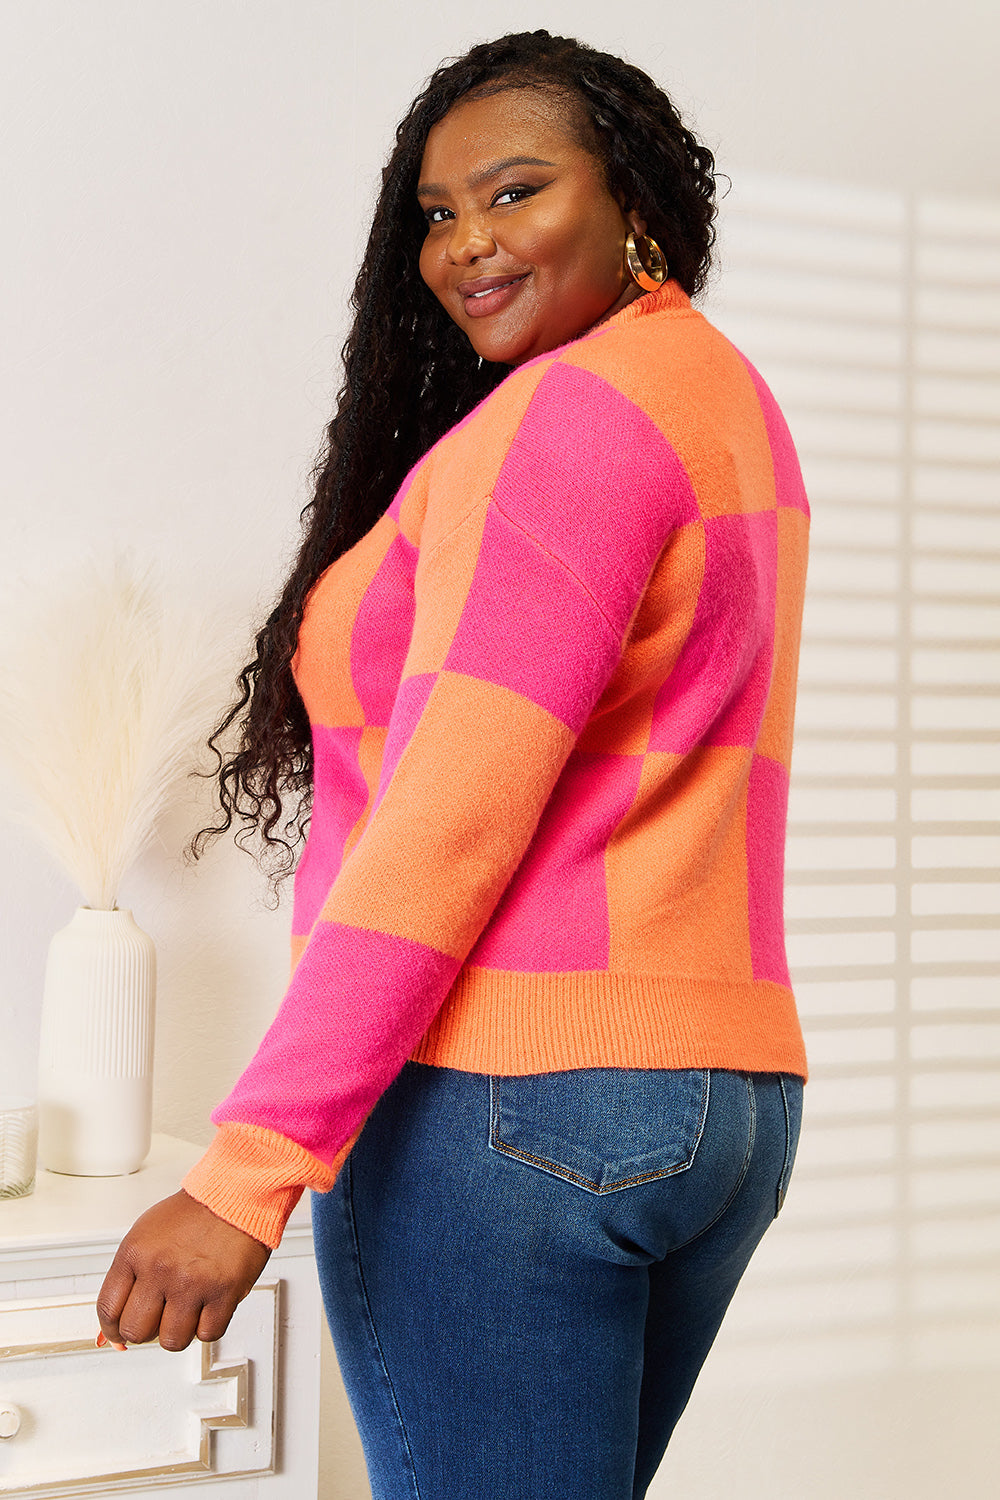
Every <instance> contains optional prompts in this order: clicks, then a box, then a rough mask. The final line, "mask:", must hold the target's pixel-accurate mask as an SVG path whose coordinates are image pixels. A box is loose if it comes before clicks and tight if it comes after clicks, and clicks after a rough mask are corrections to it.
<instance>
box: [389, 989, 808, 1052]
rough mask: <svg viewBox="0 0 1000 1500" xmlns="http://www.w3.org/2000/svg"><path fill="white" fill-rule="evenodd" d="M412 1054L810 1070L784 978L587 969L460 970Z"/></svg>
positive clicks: (789, 992) (790, 995)
mask: <svg viewBox="0 0 1000 1500" xmlns="http://www.w3.org/2000/svg"><path fill="white" fill-rule="evenodd" d="M413 1058H414V1060H415V1061H416V1062H423V1063H434V1064H437V1065H438V1066H439V1067H448V1068H459V1069H462V1070H463V1071H464V1072H468V1073H496V1074H507V1075H521V1074H525V1073H561V1072H564V1071H566V1070H567V1069H569V1068H601V1067H604V1068H732V1069H735V1070H737V1071H740V1072H747V1073H794V1074H797V1075H798V1076H799V1077H801V1078H805V1077H806V1076H807V1073H808V1069H807V1066H806V1055H805V1047H804V1045H803V1041H802V1031H801V1028H800V1026H799V1020H798V1015H797V1013H796V1010H795V1000H794V998H793V996H792V992H791V990H790V989H789V988H788V987H787V986H786V985H782V984H777V983H773V982H771V981H769V980H758V981H751V982H747V983H740V982H727V981H723V980H704V979H683V978H681V979H667V978H664V977H663V976H662V975H659V974H614V973H610V974H609V973H595V972H590V971H586V972H581V973H571V974H516V973H510V972H508V971H506V970H499V969H477V968H466V969H463V971H462V973H461V974H460V975H459V976H458V979H457V980H456V981H455V984H454V987H453V988H452V990H451V993H450V994H449V996H448V998H447V1000H446V1001H445V1003H444V1005H443V1006H442V1008H441V1010H440V1011H439V1012H438V1014H437V1016H436V1018H435V1020H434V1022H433V1023H432V1025H431V1027H430V1029H429V1030H428V1032H427V1034H426V1035H425V1036H424V1038H423V1039H422V1041H421V1042H420V1043H419V1045H418V1046H417V1048H416V1050H415V1051H414V1053H413Z"/></svg>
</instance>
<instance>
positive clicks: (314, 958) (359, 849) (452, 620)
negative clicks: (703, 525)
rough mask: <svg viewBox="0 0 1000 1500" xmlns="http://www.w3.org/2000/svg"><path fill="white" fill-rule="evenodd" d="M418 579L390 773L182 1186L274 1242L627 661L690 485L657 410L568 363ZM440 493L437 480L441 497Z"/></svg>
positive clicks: (414, 1019)
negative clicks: (627, 644)
mask: <svg viewBox="0 0 1000 1500" xmlns="http://www.w3.org/2000/svg"><path fill="white" fill-rule="evenodd" d="M464 498H465V504H464V506H462V505H459V506H456V505H455V503H454V497H451V498H450V502H449V503H450V508H451V514H452V515H458V516H459V517H460V519H458V520H457V521H456V522H455V523H454V524H453V525H451V527H450V529H446V530H445V531H444V534H443V535H442V536H441V537H440V539H439V540H438V541H437V543H436V545H435V546H433V547H432V548H431V549H430V550H427V551H426V552H425V551H424V549H423V548H421V551H420V555H419V559H418V562H417V568H416V577H415V617H414V627H413V633H412V637H411V644H410V649H409V653H408V656H407V661H406V665H405V668H404V672H403V677H402V681H401V683H400V686H399V690H398V695H397V697H396V701H395V705H394V708H393V711H392V716H391V720H390V724H389V729H388V735H387V739H386V745H385V751H384V758H383V766H382V776H381V783H380V786H379V790H378V794H377V797H376V799H375V803H374V807H373V811H372V813H371V816H370V818H369V821H368V823H367V825H366V827H365V830H364V832H363V834H362V836H361V838H360V839H359V840H358V842H357V843H356V844H355V846H354V848H353V849H352V851H351V853H350V854H349V856H348V857H347V859H346V860H345V862H344V864H343V866H342V868H341V870H340V872H339V873H338V875H337V878H336V880H335V881H334V883H333V885H332V887H331V889H330V891H329V893H328V896H327V898H326V901H325V903H324V905H323V908H322V911H321V913H320V916H319V918H318V920H317V921H316V923H315V926H314V927H313V930H312V932H311V934H310V938H309V941H308V943H307V945H306V947H305V949H304V951H303V953H302V956H301V958H300V960H299V963H298V965H297V967H296V970H295V973H294V975H293V977H292V981H291V984H290V987H289V989H288V991H287V993H286V995H285V998H284V1000H283V1003H282V1005H281V1007H280V1010H279V1012H278V1015H277V1017H276V1018H275V1020H274V1022H273V1023H272V1025H271V1027H270V1029H269V1030H268V1032H267V1034H266V1035H265V1037H264V1040H263V1042H262V1043H261V1046H260V1048H259V1049H258V1051H257V1053H256V1055H255V1057H254V1058H253V1060H252V1061H251V1063H250V1065H249V1067H248V1068H247V1069H246V1071H245V1072H244V1074H243V1075H242V1077H241V1078H240V1080H239V1081H238V1083H237V1084H236V1087H235V1088H234V1089H233V1091H232V1093H231V1094H230V1095H229V1097H228V1098H227V1099H226V1100H225V1101H224V1102H223V1103H222V1104H221V1105H220V1106H219V1107H218V1109H217V1110H216V1111H215V1112H214V1114H213V1120H214V1121H215V1122H216V1124H218V1125H219V1126H220V1130H219V1133H218V1135H217V1137H216V1140H215V1142H214V1144H213V1146H212V1147H210V1148H209V1151H208V1153H207V1155H206V1156H205V1157H204V1158H203V1159H202V1161H201V1162H200V1163H199V1164H198V1165H197V1166H196V1167H195V1169H194V1170H193V1171H192V1173H191V1174H190V1175H189V1177H188V1178H187V1179H186V1180H185V1188H186V1190H187V1191H188V1192H189V1193H191V1194H192V1196H194V1197H196V1198H198V1199H199V1200H200V1201H201V1202H203V1203H205V1204H206V1205H207V1206H208V1207H209V1208H211V1209H212V1210H213V1211H214V1212H216V1213H218V1214H219V1215H220V1217H223V1218H225V1219H227V1220H229V1222H231V1223H235V1224H237V1225H238V1226H239V1227H241V1228H244V1229H246V1230H247V1232H249V1233H251V1234H253V1235H254V1236H255V1237H256V1238H258V1239H261V1240H262V1241H264V1242H265V1243H267V1244H276V1243H277V1242H278V1240H279V1239H280V1235H281V1231H282V1228H283V1225H284V1222H285V1220H286V1219H287V1216H288V1214H289V1213H290V1212H291V1209H292V1207H293V1206H294V1203H295V1200H296V1198H297V1197H298V1194H299V1192H300V1191H301V1189H302V1187H303V1186H307V1185H308V1186H312V1187H315V1188H317V1189H320V1190H322V1189H324V1188H327V1187H329V1186H330V1185H332V1182H333V1180H334V1178H335V1175H336V1171H337V1169H338V1167H339V1165H340V1163H341V1162H342V1161H343V1159H344V1157H345V1156H346V1154H347V1152H348V1150H349V1149H350V1146H351V1144H352V1142H353V1140H354V1139H355V1138H356V1136H357V1134H358V1133H359V1131H360V1129H361V1126H362V1125H363V1122H364V1120H365V1118H366V1117H367V1115H368V1113H369V1112H370V1111H371V1109H372V1108H373V1106H374V1105H375V1103H376V1101H377V1100H378V1098H379V1097H380V1095H381V1094H382V1093H383V1092H384V1090H385V1089H386V1088H387V1087H388V1086H389V1084H390V1083H391V1082H392V1081H393V1079H394V1078H395V1077H396V1075H397V1074H398V1073H399V1071H400V1069H401V1068H402V1066H403V1063H404V1062H405V1061H406V1059H407V1057H408V1056H410V1054H411V1053H412V1051H413V1049H414V1047H415V1046H416V1044H417V1043H418V1042H419V1040H420V1038H421V1037H422V1036H423V1034H424V1032H425V1031H426V1029H427V1027H428V1026H429V1024H430V1023H431V1021H432V1020H433V1018H434V1016H435V1014H436V1012H437V1011H438V1009H439V1007H440V1006H441V1004H442V1002H443V1001H444V999H445V997H446V995H447V993H448V991H449V989H450V988H451V986H452V984H453V982H454V980H455V978H456V976H457V974H458V972H459V969H460V968H461V966H462V963H463V961H464V959H465V958H466V955H467V954H468V953H469V951H470V949H471V948H472V946H473V944H474V943H475V941H476V939H477V938H478V936H479V934H480V932H481V931H482V930H483V928H484V926H485V925H486V923H487V921H488V920H489V918H490V916H491V914H492V912H493V911H494V908H495V907H496V905H497V903H498V901H499V900H500V897H501V895H502V894H503V891H504V889H505V887H506V886H507V884H508V882H509V881H510V879H511V877H512V875H513V873H514V871H515V870H516V868H517V866H518V864H519V862H520V860H521V859H522V857H523V855H524V853H525V851H526V850H527V848H528V845H529V843H530V842H531V839H532V836H533V834H534V833H535V830H536V827H537V825H538V822H539V819H540V817H541V814H542V811H543V810H544V808H545V805H546V803H547V801H548V799H549V797H550V795H551V793H552V790H553V788H554V786H555V784H556V781H557V779H558V777H559V775H560V772H561V770H562V768H563V766H564V764H565V762H566V759H567V757H568V755H569V753H570V751H571V749H572V747H573V745H574V743H575V741H576V738H577V737H578V735H579V733H580V731H581V730H582V728H583V727H584V725H585V724H586V723H587V720H588V719H589V717H590V715H591V713H592V710H593V708H594V705H595V704H596V702H597V700H598V698H599V696H600V694H601V693H602V691H603V689H604V687H605V685H606V684H607V682H608V680H609V678H610V676H611V674H612V672H613V671H614V668H615V666H616V664H617V663H618V661H619V658H620V655H621V651H622V643H623V640H624V638H625V635H626V633H627V630H628V627H629V624H630V621H631V619H632V617H633V615H634V613H635V610H636V608H637V606H638V603H639V601H640V599H641V597H642V593H643V591H644V588H645V586H646V583H647V581H648V578H649V575H650V572H651V570H652V568H653V565H654V563H655V561H656V558H657V556H658V554H659V552H660V550H661V548H662V546H663V544H664V542H665V540H666V538H667V536H668V535H669V533H670V531H671V529H672V527H673V525H674V524H676V521H677V519H678V517H679V515H681V514H684V515H685V516H686V514H687V512H689V510H690V504H691V493H690V485H689V482H688V480H687V477H686V475H685V474H684V471H683V469H682V468H681V466H680V464H679V461H678V460H677V459H676V456H675V455H674V454H673V450H672V449H670V447H669V445H668V444H667V443H666V441H665V440H664V439H663V437H662V435H661V434H660V433H659V432H658V430H657V429H656V428H655V427H654V426H653V424H652V422H651V421H650V420H649V419H648V418H647V417H646V416H645V415H644V413H643V412H642V411H641V410H640V409H639V408H637V407H636V406H634V405H633V404H632V403H631V402H629V401H627V400H626V399H625V398H624V397H622V396H620V395H619V394H618V393H617V392H616V391H615V390H614V389H613V388H612V387H610V386H608V385H607V384H606V383H605V382H604V381H601V380H598V378H597V377H596V376H593V375H591V374H587V373H585V372H584V371H581V370H579V369H575V368H567V367H565V366H563V365H561V364H559V363H557V364H555V365H553V366H552V367H550V369H549V370H548V371H547V372H546V375H545V377H544V378H543V380H542V381H541V383H540V384H539V386H538V387H537V389H536V390H535V393H534V395H533V396H532V399H531V401H530V404H529V405H528V408H527V410H526V412H525V415H524V417H523V419H522V421H521V423H520V425H519V426H518V429H517V431H516V433H515V436H514V439H513V441H512V443H511V445H510V447H509V449H508V451H507V453H506V455H505V457H504V460H503V463H502V465H501V466H500V469H499V472H498V473H497V474H496V476H495V482H494V484H493V489H492V494H490V495H484V496H482V497H479V498H477V497H476V496H475V495H469V496H466V497H464ZM433 504H434V495H433V489H432V494H431V500H430V502H429V509H430V506H431V505H433Z"/></svg>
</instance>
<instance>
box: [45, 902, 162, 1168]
mask: <svg viewBox="0 0 1000 1500" xmlns="http://www.w3.org/2000/svg"><path fill="white" fill-rule="evenodd" d="M155 990H156V953H155V950H154V947H153V942H152V939H151V938H150V937H149V936H147V934H146V933H145V932H143V931H142V929H141V928H140V927H139V926H137V925H136V923H135V922H134V921H133V918H132V913H131V912H130V911H119V910H115V911H94V910H91V908H90V907H86V906H81V907H80V909H79V910H78V911H77V912H76V914H75V916H74V917H73V920H72V921H71V922H70V924H69V926H68V927H64V928H63V930H62V931H61V932H57V933H56V935H55V937H54V938H53V939H52V943H51V945H50V947H49V958H48V965H47V967H46V971H45V997H44V1001H43V1004H42V1040H41V1052H40V1058H39V1078H38V1160H39V1164H40V1165H41V1166H43V1167H48V1168H49V1170H50V1171H53V1172H68V1173H70V1174H72V1175H73V1176H76V1177H117V1176H121V1175H123V1174H124V1173H126V1172H135V1171H137V1170H138V1168H139V1167H141V1166H142V1163H143V1162H144V1161H145V1159H146V1156H147V1154H148V1152H149V1145H150V1133H151V1130H152V1096H153V1020H154V1003H155Z"/></svg>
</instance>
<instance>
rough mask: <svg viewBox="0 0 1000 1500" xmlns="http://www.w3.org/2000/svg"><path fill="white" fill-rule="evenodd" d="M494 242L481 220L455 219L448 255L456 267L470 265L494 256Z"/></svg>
mask: <svg viewBox="0 0 1000 1500" xmlns="http://www.w3.org/2000/svg"><path fill="white" fill-rule="evenodd" d="M496 248H497V247H496V241H495V240H494V238H493V236H492V235H491V234H490V232H489V230H488V229H487V228H486V225H485V224H484V223H483V222H482V220H481V219H478V218H473V217H471V216H470V217H467V218H466V217H463V218H459V219H456V220H455V221H454V225H453V227H452V231H451V236H450V238H449V241H448V255H449V257H450V259H451V260H452V261H454V263H455V264H456V265H459V266H467V265H471V263H472V262H473V261H474V260H479V259H480V258H481V257H482V258H488V257H489V256H491V255H495V254H496Z"/></svg>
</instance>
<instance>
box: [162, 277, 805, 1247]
mask: <svg viewBox="0 0 1000 1500" xmlns="http://www.w3.org/2000/svg"><path fill="white" fill-rule="evenodd" d="M807 530H808V506H807V504H806V499H805V494H804V491H803V487H802V480H801V476H800V472H799V466H798V463H797V460H796V457H795V452H794V449H793V447H792V443H791V439H790V438H789V435H788V430H787V428H786V426H785V423H784V421H783V419H782V417H781V414H780V413H779V411H778V409H777V406H776V405H775V402H774V399H773V397H772V396H771V394H770V392H769V391H768V390H767V388H766V386H765V385H764V383H763V381H762V380H761V379H760V377H759V375H758V374H757V373H756V371H755V370H754V369H753V368H752V367H751V366H750V365H749V364H748V363H747V362H746V360H744V359H743V358H742V356H741V355H740V354H739V353H737V351H736V350H735V349H734V348H733V347H732V345H731V344H730V343H728V341H727V340H726V339H725V338H723V337H722V335H721V334H720V333H718V332H717V331H716V330H715V329H714V328H713V327H712V326H711V325H710V324H709V323H708V322H707V321H706V320H705V318H704V317H703V316H702V315H701V314H700V313H698V312H696V311H695V310H694V309H692V307H691V305H690V303H689V301H688V298H687V297H686V296H685V295H684V293H683V292H682V291H681V290H680V289H679V288H678V286H677V285H676V284H675V283H667V284H666V285H665V286H664V287H663V288H661V289H660V290H659V291H658V292H655V293H653V294H651V295H648V296H645V297H642V298H640V299H639V300H637V301H635V302H633V303H632V304H631V305H629V306H628V307H626V308H625V309H624V310H623V311H622V312H620V313H618V314H617V315H616V316H615V317H614V318H612V319H611V320H610V321H609V322H608V323H606V324H604V325H603V326H601V327H599V328H598V329H596V330H594V331H593V332H592V333H590V334H588V335H586V336H584V337H583V338H581V339H579V340H577V341H576V342H574V343H572V344H568V345H566V346H565V347H564V348H562V349H560V350H557V351H555V352H554V353H551V354H547V355H544V356H542V357H541V358H539V359H535V360H533V361H532V362H531V363H529V364H526V365H523V366H521V367H520V368H519V369H517V370H516V371H514V373H512V374H511V375H510V376H509V377H508V378H507V379H506V380H505V381H504V382H503V384H502V385H501V386H500V387H499V388H498V389H497V390H496V391H495V392H493V394H492V395H490V396H489V397H488V398H487V399H486V400H485V401H484V402H482V404H481V405H480V406H478V407H477V408H476V409H475V411H473V412H472V414H471V415H470V416H468V417H467V418H466V419H465V420H464V421H462V422H460V423H459V424H458V425H457V426H456V427H455V428H453V429H452V431H451V432H449V433H448V434H447V435H446V436H445V437H444V438H442V439H441V441H440V442H439V443H437V444H436V446H435V447H434V448H432V449H431V451H430V452H429V453H428V454H427V455H426V456H425V457H424V458H423V459H422V460H421V461H420V463H418V464H417V466H416V467H415V468H414V469H413V471H412V472H411V473H410V475H409V476H408V478H407V480H406V482H405V483H404V485H403V487H402V489H401V490H400V492H399V494H398V495H397V496H396V499H395V501H394V503H393V504H392V506H391V507H390V509H389V511H388V512H387V513H386V515H385V516H384V517H383V518H382V519H381V520H380V521H379V522H378V524H377V525H376V526H375V527H374V528H373V529H372V530H371V531H370V532H369V533H368V535H367V536H365V537H364V538H363V539H362V540H361V541H360V542H358V543H357V545H356V546H355V547H353V548H352V549H351V550H350V551H349V552H347V553H346V554H345V555H344V556H343V557H341V558H340V559H339V561H337V562H335V563H334V564H333V566H332V567H331V568H329V569H328V570H327V571H326V572H325V573H324V574H323V575H322V577H321V578H320V580H319V582H318V583H317V584H316V585H315V587H314V589H313V591H312V593H311V594H310V596H309V599H308V602H307V607H306V611H305V615H304V618H303V621H302V627H301V633H300V637H299V649H298V654H297V656H296V659H295V663H294V668H295V675H296V681H297V683H298V686H299V690H300V692H301V695H302V699H303V701H304V703H305V706H306V709H307V710H308V714H309V718H310V721H311V723H312V733H313V745H314V754H315V800H314V805H313V815H312V822H311V825H310V830H309V839H308V842H307V844H306V848H305V851H304V853H303V855H302V859H301V862H300V864H299V867H298V871H297V874H296V879H295V908H294V920H293V930H294V934H295V936H294V945H295V955H294V956H295V958H296V964H295V968H294V971H293V976H292V980H291V984H290V986H289V989H288V991H287V993H286V995H285V997H284V1000H283V1003H282V1005H281V1007H280V1010H279V1012H278V1014H277V1017H276V1019H275V1020H274V1022H273V1024H272V1025H271V1028H270V1030H269V1031H268V1032H267V1034H266V1036H265V1037H264V1040H263V1042H262V1043H261V1046H260V1048H259V1050H258V1052H257V1054H256V1056H255V1057H254V1059H253V1061H252V1062H251V1063H250V1066H249V1067H248V1068H247V1070H246V1072H245V1073H244V1074H243V1076H242V1077H241V1078H240V1080H239V1082H238V1083H237V1085H236V1087H235V1088H234V1090H233V1092H232V1093H231V1094H230V1095H229V1097H228V1098H227V1099H226V1100H225V1101H224V1102H223V1103H222V1104H221V1105H220V1106H219V1108H218V1109H217V1110H216V1111H215V1113H214V1115H213V1119H214V1120H215V1122H216V1123H217V1124H218V1125H219V1127H220V1128H219V1131H218V1133H217V1135H216V1138H215V1141H214V1143H213V1145H212V1146H211V1147H210V1148H209V1150H208V1152H207V1154H206V1155H205V1156H204V1157H203V1158H202V1160H201V1162H200V1163H199V1164H198V1165H197V1166H196V1167H195V1168H194V1169H193V1171H192V1172H191V1174H190V1175H189V1176H188V1178H187V1179H186V1181H185V1184H184V1185H185V1188H186V1189H187V1191H188V1192H189V1193H191V1194H192V1195H193V1196H194V1197H196V1198H198V1199H199V1200H200V1201H201V1202H203V1203H205V1204H206V1205H207V1206H208V1207H209V1208H210V1209H212V1210H213V1211H214V1212H215V1213H217V1214H218V1215H220V1216H221V1217H222V1218H224V1219H227V1220H229V1221H230V1222H231V1223H234V1224H237V1225H239V1226H240V1227H241V1228H243V1229H245V1230H247V1231H248V1232H249V1233H250V1234H252V1235H254V1236H255V1237H256V1238H258V1239H260V1240H263V1241H264V1242H265V1243H267V1244H272V1245H273V1244H276V1243H277V1242H278V1239H279V1238H280V1235H281V1230H282V1228H283V1225H284V1222H285V1220H286V1219H287V1216H288V1214H289V1213H290V1212H291V1209H292V1207H293V1206H294V1203H295V1201H296V1199H297V1197H298V1195H299V1193H300V1192H301V1190H302V1188H303V1187H304V1186H309V1187H313V1188H317V1189H320V1190H322V1189H325V1188H328V1187H329V1186H330V1185H331V1184H332V1182H333V1181H334V1178H335V1176H336V1173H337V1170H338V1168H339V1166H340V1164H341V1162H342V1161H343V1159H344V1158H345V1156H346V1154H347V1152H348V1150H349V1149H350V1146H351V1144H352V1143H353V1141H354V1139H355V1138H356V1137H357V1134H358V1132H359V1130H360V1129H361V1127H362V1125H363V1123H364V1120H365V1118H366V1116H367V1114H368V1113H369V1111H370V1110H371V1109H372V1107H373V1105H374V1104H375V1102H376V1101H377V1099H378V1098H379V1096H380V1095H381V1094H382V1093H383V1092H384V1090H385V1089H386V1088H387V1087H388V1085H389V1084H390V1083H391V1082H392V1080H393V1079H394V1078H395V1076H396V1075H397V1073H398V1072H399V1070H400V1068H401V1067H402V1065H403V1063H404V1062H405V1060H406V1059H407V1058H415V1059H417V1060H418V1061H420V1062H424V1063H432V1064H438V1065H444V1066H448V1067H453V1068H460V1069H465V1070H467V1071H472V1072H478V1073H500V1074H518V1073H536V1072H551V1071H560V1070H562V1069H567V1068H583V1067H600V1066H614V1067H631V1068H678V1067H719V1068H736V1069H745V1070H752V1071H768V1072H776V1071H785V1072H791V1073H798V1074H804V1073H805V1059H804V1053H803V1047H802V1038H801V1033H800V1030H799V1025H798V1021H797V1019H796V1013H795V1006H794V1001H793V998H792V993H791V989H790V987H789V978H788V969H787V965H786V960H785V947H784V933H783V923H782V874H783V847H784V837H785V815H786V802H787V788H788V767H789V757H790V750H791V733H792V713H793V704H794V696H795V679H796V667H797V658H798V643H799V624H800V617H801V611H802V594H803V585H804V580H805V567H806V543H807Z"/></svg>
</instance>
